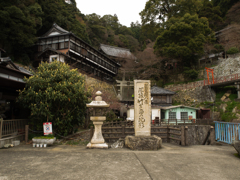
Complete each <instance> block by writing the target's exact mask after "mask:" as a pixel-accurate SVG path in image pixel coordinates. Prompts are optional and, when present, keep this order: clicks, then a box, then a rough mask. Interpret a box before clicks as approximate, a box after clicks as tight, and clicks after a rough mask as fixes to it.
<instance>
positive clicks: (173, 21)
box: [154, 14, 214, 67]
mask: <svg viewBox="0 0 240 180" xmlns="http://www.w3.org/2000/svg"><path fill="white" fill-rule="evenodd" d="M157 34H158V37H157V40H156V43H155V45H154V49H155V52H157V53H160V54H161V55H162V56H166V57H169V58H176V59H178V60H180V61H182V63H183V64H182V65H183V66H188V67H189V66H191V65H192V64H194V63H196V62H194V60H196V58H197V56H199V55H201V54H203V48H204V44H205V43H206V42H211V41H212V40H214V34H213V31H212V30H211V29H210V28H209V26H208V21H207V19H206V18H198V16H197V15H190V14H185V15H184V16H183V17H182V18H174V17H173V18H170V19H169V20H168V21H167V22H166V24H165V28H160V29H159V30H158V32H157Z"/></svg>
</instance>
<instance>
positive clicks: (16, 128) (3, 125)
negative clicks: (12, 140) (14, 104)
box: [0, 119, 28, 139]
mask: <svg viewBox="0 0 240 180" xmlns="http://www.w3.org/2000/svg"><path fill="white" fill-rule="evenodd" d="M27 121H28V120H27V119H11V120H1V122H0V139H1V138H3V137H8V136H17V135H24V133H25V125H26V123H27Z"/></svg>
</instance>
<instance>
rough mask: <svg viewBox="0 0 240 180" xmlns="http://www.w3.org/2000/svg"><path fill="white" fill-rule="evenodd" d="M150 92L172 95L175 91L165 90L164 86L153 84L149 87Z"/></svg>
mask: <svg viewBox="0 0 240 180" xmlns="http://www.w3.org/2000/svg"><path fill="white" fill-rule="evenodd" d="M151 94H152V95H153V94H154V95H163V94H170V95H173V94H175V92H173V91H170V90H167V89H164V88H160V87H158V86H153V87H152V88H151Z"/></svg>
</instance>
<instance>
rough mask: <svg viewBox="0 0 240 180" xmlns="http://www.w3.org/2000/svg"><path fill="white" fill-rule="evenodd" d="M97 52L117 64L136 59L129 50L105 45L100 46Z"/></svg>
mask: <svg viewBox="0 0 240 180" xmlns="http://www.w3.org/2000/svg"><path fill="white" fill-rule="evenodd" d="M99 51H100V52H102V53H104V54H105V55H107V56H108V57H109V58H111V59H114V60H115V61H117V62H119V63H123V62H125V61H127V60H136V59H137V58H136V57H135V56H134V55H133V54H132V53H131V52H130V50H129V49H126V48H121V47H116V46H109V45H106V44H100V46H99Z"/></svg>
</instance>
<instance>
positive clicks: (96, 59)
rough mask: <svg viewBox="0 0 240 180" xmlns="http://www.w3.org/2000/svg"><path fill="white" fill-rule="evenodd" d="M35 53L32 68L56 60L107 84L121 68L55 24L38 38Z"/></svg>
mask: <svg viewBox="0 0 240 180" xmlns="http://www.w3.org/2000/svg"><path fill="white" fill-rule="evenodd" d="M35 51H36V53H35V57H34V63H33V66H34V67H37V66H38V65H39V63H40V62H41V61H44V62H46V61H47V62H52V61H53V60H57V61H61V62H65V63H67V64H69V65H70V66H73V67H74V68H78V69H79V71H80V72H81V73H84V74H88V75H93V76H94V78H97V79H100V80H103V81H106V82H109V83H111V82H113V78H114V77H115V76H116V75H117V73H118V69H119V67H120V66H121V65H120V64H119V63H118V62H116V61H115V60H112V59H110V58H109V57H108V56H106V55H105V54H103V53H102V52H100V51H98V50H96V49H95V48H93V47H92V46H90V45H89V44H87V43H86V42H84V41H83V40H81V39H80V38H78V37H77V36H76V35H74V34H73V33H72V32H69V31H67V30H65V29H63V28H61V27H60V26H58V25H57V24H56V23H54V24H53V26H52V28H51V29H50V30H49V31H48V32H46V33H45V34H44V35H43V36H41V37H39V39H38V42H37V44H36V46H35Z"/></svg>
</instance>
